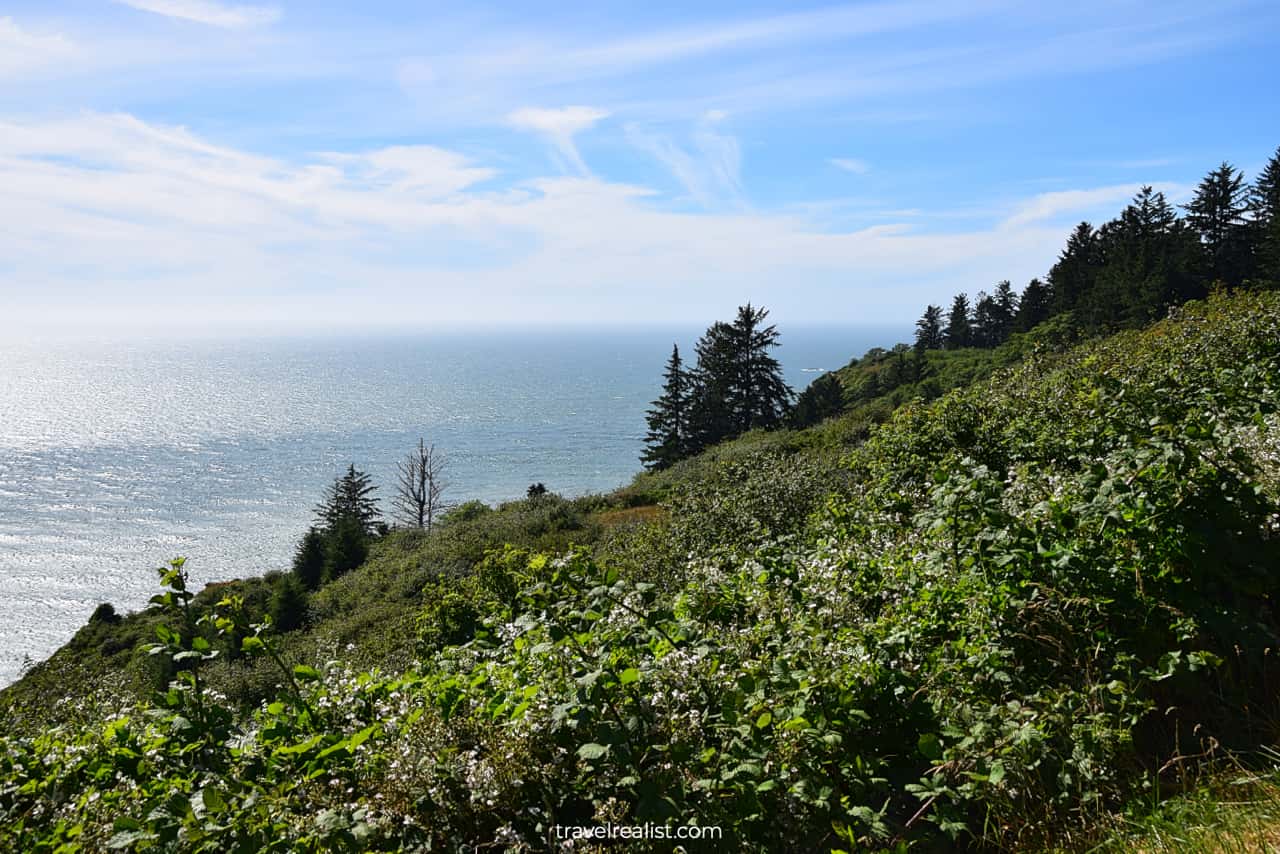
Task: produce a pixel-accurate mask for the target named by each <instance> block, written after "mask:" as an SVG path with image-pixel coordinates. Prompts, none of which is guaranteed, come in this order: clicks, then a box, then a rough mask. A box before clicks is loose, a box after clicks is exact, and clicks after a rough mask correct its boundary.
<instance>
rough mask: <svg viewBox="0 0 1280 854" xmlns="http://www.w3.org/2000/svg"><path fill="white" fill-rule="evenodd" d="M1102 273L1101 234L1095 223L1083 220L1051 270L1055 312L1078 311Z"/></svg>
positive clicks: (1050, 285)
mask: <svg viewBox="0 0 1280 854" xmlns="http://www.w3.org/2000/svg"><path fill="white" fill-rule="evenodd" d="M1097 275H1098V237H1097V234H1096V233H1095V232H1094V230H1093V226H1092V225H1090V224H1089V223H1087V222H1082V223H1080V224H1079V225H1077V226H1076V227H1075V230H1074V231H1072V232H1071V236H1070V237H1068V238H1067V245H1066V248H1065V249H1063V250H1062V254H1061V255H1059V256H1058V261H1057V263H1055V264H1054V265H1053V268H1052V269H1051V270H1050V271H1049V287H1050V289H1051V290H1052V291H1053V313H1054V314H1060V313H1062V312H1064V311H1074V310H1075V309H1076V308H1077V307H1078V306H1079V305H1080V303H1081V301H1082V300H1083V299H1084V298H1085V296H1086V295H1087V294H1088V293H1089V292H1090V291H1092V290H1093V287H1094V284H1095V282H1096V280H1097Z"/></svg>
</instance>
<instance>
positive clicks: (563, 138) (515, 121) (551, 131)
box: [507, 106, 609, 175]
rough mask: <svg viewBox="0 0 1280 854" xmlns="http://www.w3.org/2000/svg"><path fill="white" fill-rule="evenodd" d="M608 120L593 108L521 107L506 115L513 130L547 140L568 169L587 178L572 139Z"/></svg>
mask: <svg viewBox="0 0 1280 854" xmlns="http://www.w3.org/2000/svg"><path fill="white" fill-rule="evenodd" d="M608 116H609V113H608V111H607V110H601V109H597V108H596V107H583V106H572V107H560V108H558V109H545V108H541V107H524V108H522V109H519V110H515V111H514V112H512V113H511V114H510V115H508V116H507V121H508V122H509V123H510V124H511V126H512V127H516V128H519V129H521V130H527V131H533V132H534V133H539V134H542V135H544V136H546V137H547V139H549V140H550V141H551V143H552V144H553V145H554V146H555V147H556V150H557V151H558V152H559V153H560V155H561V156H562V157H563V158H564V159H565V161H567V163H568V165H569V166H571V167H572V168H573V169H574V170H575V171H576V172H577V173H578V174H579V175H588V174H590V171H591V170H589V169H588V168H587V164H586V163H585V162H584V161H583V159H582V155H581V154H580V153H579V152H578V146H577V144H576V143H575V142H574V139H573V138H574V137H575V136H577V135H578V134H579V133H582V132H583V131H585V130H590V129H591V128H593V127H595V125H596V123H597V122H599V121H601V120H602V119H605V118H608Z"/></svg>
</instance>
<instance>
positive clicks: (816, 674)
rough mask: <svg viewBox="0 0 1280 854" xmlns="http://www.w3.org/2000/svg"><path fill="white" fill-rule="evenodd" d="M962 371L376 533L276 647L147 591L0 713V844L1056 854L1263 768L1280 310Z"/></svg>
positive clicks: (1276, 537) (240, 594)
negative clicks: (711, 831)
mask: <svg viewBox="0 0 1280 854" xmlns="http://www.w3.org/2000/svg"><path fill="white" fill-rule="evenodd" d="M948 358H950V359H952V361H956V362H957V363H958V362H959V360H961V359H962V358H963V357H961V356H946V355H942V354H939V359H948ZM995 358H1003V357H995ZM1019 359H1021V361H1019ZM868 364H870V363H868ZM945 367H946V366H945V365H944V366H943V368H945ZM858 370H859V366H856V365H855V366H854V367H853V368H851V369H849V371H847V372H846V373H854V374H856V373H857V372H858ZM861 370H862V371H863V372H865V371H867V370H870V368H868V367H867V365H862V366H861ZM957 370H959V369H957ZM966 370H967V369H966ZM976 373H977V374H978V375H985V374H988V373H989V374H990V376H989V377H988V378H986V379H984V380H981V381H979V382H976V383H973V384H971V385H967V386H963V387H959V388H957V389H956V390H953V391H950V392H949V393H946V394H945V395H943V396H941V397H940V398H939V399H938V400H936V401H934V402H932V403H923V402H907V403H906V404H905V405H903V406H901V407H900V408H898V409H897V410H896V411H895V412H893V413H892V415H889V414H888V413H887V412H880V413H869V411H868V410H865V409H859V408H858V407H855V408H854V410H853V411H852V412H851V413H850V414H849V415H846V416H843V417H842V418H839V419H834V420H832V421H829V422H826V423H824V424H823V425H820V426H819V427H817V428H813V429H810V430H806V431H796V432H787V431H783V432H779V433H771V434H748V435H747V436H745V437H743V438H741V439H739V440H737V441H736V442H733V443H729V444H727V445H724V446H721V447H719V448H716V449H713V451H712V452H710V453H708V454H705V455H703V456H702V457H699V458H696V459H692V460H687V461H684V462H682V463H679V464H677V465H676V466H675V467H673V468H672V469H669V470H667V471H664V472H661V473H657V474H651V475H644V476H641V477H640V478H638V479H637V481H636V483H635V484H634V485H633V486H632V487H630V488H629V489H627V490H623V491H621V492H619V493H617V494H615V495H612V496H607V497H594V498H587V499H580V500H578V501H563V500H559V499H554V498H550V499H536V500H531V501H525V502H514V503H513V504H511V505H510V506H508V507H506V508H505V509H500V510H496V511H488V510H485V509H482V508H478V507H472V508H470V509H469V510H467V511H466V512H463V513H459V514H457V515H456V516H455V517H454V518H453V519H451V520H450V521H449V522H448V524H446V525H445V526H443V527H442V528H441V529H440V530H439V531H438V532H434V533H432V534H430V535H427V536H420V535H410V534H404V533H402V534H396V535H393V536H391V537H388V538H386V539H385V540H384V541H382V542H381V543H379V544H378V546H377V547H376V549H375V552H374V554H373V556H372V557H371V559H370V561H369V562H368V563H367V564H366V565H365V566H364V567H362V568H360V569H359V570H357V571H355V572H353V573H351V574H350V575H348V576H345V577H343V578H342V579H339V580H338V581H336V582H333V583H332V584H330V585H327V586H326V587H325V588H323V589H322V590H321V591H319V592H318V593H316V594H313V597H312V600H311V615H310V624H309V625H308V626H307V627H306V628H304V629H302V630H300V631H295V632H290V633H286V634H284V635H273V634H272V633H271V632H270V631H268V630H266V629H264V628H262V627H261V626H255V625H254V622H255V620H256V619H257V615H259V614H261V613H262V611H263V609H264V607H265V605H264V602H263V600H264V597H265V596H266V595H267V592H266V591H267V590H268V589H269V584H270V582H269V581H265V580H250V581H246V582H238V583H232V584H229V585H223V586H221V587H220V588H219V589H216V590H210V591H206V592H204V593H202V594H200V595H199V596H192V595H191V594H190V593H189V592H188V591H186V590H185V576H184V572H183V570H182V567H181V566H180V565H178V566H175V567H172V568H170V569H169V570H168V571H167V572H166V573H165V574H164V576H163V578H162V580H163V582H164V584H165V587H166V592H165V593H164V594H163V595H162V597H160V598H159V599H158V600H157V604H156V605H155V606H154V607H153V608H151V609H149V610H148V611H147V612H145V613H144V614H141V615H135V616H131V617H127V618H124V619H123V620H120V621H115V620H112V619H109V618H106V617H105V616H104V618H103V619H100V620H98V621H96V622H94V623H92V624H91V625H90V626H87V627H86V628H85V629H84V630H82V632H81V634H80V635H78V636H77V639H76V640H75V641H74V642H73V643H72V644H70V645H68V647H67V648H65V649H64V650H63V651H62V652H60V653H59V654H58V655H57V656H55V657H54V659H52V660H51V661H50V662H48V663H46V664H44V665H41V666H38V667H37V668H35V669H34V670H33V671H32V672H31V673H30V674H28V675H27V677H26V678H25V679H24V680H23V681H22V682H20V683H19V684H18V685H17V686H14V687H13V688H11V689H8V690H6V692H5V693H4V702H5V707H4V708H5V716H6V722H7V724H8V726H6V728H5V735H4V736H3V738H2V739H0V778H2V779H3V780H4V784H3V787H0V847H3V848H5V849H9V850H24V851H25V850H32V851H37V850H55V849H56V848H57V846H58V845H60V844H63V845H66V846H68V847H67V848H65V849H63V850H75V846H77V845H81V846H84V847H86V848H89V849H101V848H104V847H107V846H110V847H113V848H116V849H120V850H165V849H170V850H190V851H195V850H217V851H223V850H244V851H257V850H282V851H284V850H290V851H293V850H317V851H332V850H399V849H406V848H407V849H416V850H439V849H449V850H453V849H454V848H456V847H457V846H459V845H461V844H463V843H486V842H496V843H498V844H499V847H501V846H502V845H507V846H509V847H512V848H516V849H519V848H520V847H521V846H525V847H527V848H529V849H530V850H540V849H542V848H544V847H545V845H546V840H547V839H548V836H549V834H550V835H554V830H553V828H554V827H555V826H556V825H560V826H562V827H563V826H568V825H600V824H604V823H607V822H612V823H614V824H632V823H638V822H646V821H650V822H657V823H658V824H660V825H670V826H671V827H673V828H674V827H675V826H686V825H697V826H700V827H712V826H714V827H718V828H720V832H721V833H722V834H723V837H722V838H721V839H720V841H718V842H705V843H704V844H706V845H708V846H709V847H710V848H713V849H719V848H723V849H726V850H781V849H784V848H785V849H788V850H827V849H844V850H855V849H856V850H862V849H868V848H869V849H882V848H883V849H889V848H894V847H895V846H906V845H908V844H910V845H912V846H915V847H916V849H917V850H930V849H941V848H947V847H950V846H952V845H955V844H963V845H972V846H978V847H990V848H1011V847H1019V848H1026V847H1044V846H1059V847H1065V848H1077V847H1080V846H1082V845H1084V844H1086V843H1091V842H1093V841H1096V828H1098V827H1099V826H1101V825H1104V824H1106V822H1107V821H1108V820H1109V816H1111V815H1112V813H1113V812H1114V811H1115V810H1117V809H1119V808H1121V807H1123V806H1124V805H1126V804H1129V803H1132V802H1134V801H1135V800H1136V799H1142V798H1147V799H1149V798H1150V793H1151V792H1152V791H1153V790H1156V789H1160V788H1165V787H1168V786H1171V785H1179V784H1182V783H1185V782H1186V781H1187V780H1190V779H1194V774H1195V772H1196V771H1197V770H1198V769H1201V768H1206V767H1212V762H1213V761H1214V760H1215V759H1216V758H1219V757H1223V756H1226V755H1235V756H1237V757H1240V756H1245V757H1247V756H1249V755H1251V754H1250V752H1251V751H1253V750H1255V749H1257V748H1259V747H1260V746H1263V745H1267V744H1271V743H1274V741H1275V738H1276V733H1275V731H1274V721H1275V720H1276V717H1275V712H1276V711H1277V709H1276V708H1275V698H1274V696H1273V692H1271V691H1269V690H1268V689H1269V687H1270V685H1271V684H1273V681H1272V680H1274V679H1275V678H1276V677H1277V674H1276V673H1275V672H1273V671H1274V664H1273V661H1274V658H1275V656H1274V648H1275V647H1276V644H1277V641H1278V640H1280V638H1278V634H1280V614H1278V613H1277V612H1276V608H1275V601H1276V596H1277V595H1280V578H1277V576H1276V575H1275V572H1274V568H1275V566H1276V565H1277V562H1278V559H1280V513H1278V509H1280V453H1278V452H1277V448H1280V418H1278V416H1277V404H1280V295H1278V294H1275V293H1266V294H1249V293H1239V294H1235V295H1232V296H1226V295H1217V296H1214V297H1212V298H1210V299H1209V300H1207V301H1204V302H1199V303H1191V304H1188V305H1186V306H1183V307H1182V308H1181V309H1179V310H1177V312H1175V314H1174V316H1173V317H1171V318H1170V319H1168V320H1166V321H1162V322H1160V323H1158V324H1155V325H1154V326H1152V327H1150V328H1148V329H1146V330H1143V331H1135V332H1125V333H1121V334H1118V335H1115V336H1112V337H1110V338H1107V339H1103V340H1100V341H1096V342H1091V343H1086V344H1083V345H1080V346H1077V347H1075V348H1073V349H1070V350H1066V351H1055V350H1054V349H1053V348H1051V347H1047V346H1046V347H1042V348H1039V349H1037V348H1036V347H1026V348H1023V349H1022V350H1021V351H1019V353H1018V355H1017V358H1014V357H1009V358H1008V361H1007V363H1004V366H1003V367H1001V366H1000V365H996V364H993V365H990V366H989V368H988V367H983V368H981V369H980V370H977V372H976ZM957 375H958V374H957ZM841 378H842V381H844V382H845V383H846V386H848V385H850V384H851V383H852V380H851V379H847V378H846V376H843V375H842V377H841ZM854 379H856V377H855V378H854ZM954 384H955V385H961V384H962V379H961V380H957V381H956V382H955V383H954ZM943 390H944V389H941V388H939V389H938V391H939V392H941V391H943ZM868 403H870V404H873V403H874V401H869V402H868ZM882 405H883V404H882ZM885 418H887V420H885V422H884V423H883V424H881V425H880V426H874V424H875V423H876V422H879V421H881V420H883V419H885ZM864 437H865V441H864ZM654 498H660V499H661V506H660V507H658V508H654V507H652V505H651V502H652V500H653V499H654ZM502 543H510V545H508V546H506V547H505V548H499V549H493V547H494V546H496V545H499V544H502ZM575 543H576V544H577V545H576V546H575V545H572V544H575ZM144 640H145V641H147V642H150V643H154V644H155V647H154V649H153V650H152V652H154V654H152V655H138V654H136V653H134V652H133V651H132V650H133V647H134V646H135V645H136V644H137V643H139V642H142V641H144ZM157 641H158V642H157ZM219 652H220V653H221V654H220V655H216V656H215V653H219ZM233 657H234V660H230V659H232V658H233ZM174 674H176V677H177V681H176V682H175V683H174V684H173V686H172V687H169V688H167V689H164V688H162V690H161V691H160V692H158V693H157V694H156V695H155V696H154V697H153V698H151V699H142V698H141V697H142V695H143V694H144V693H145V692H144V690H143V689H145V687H146V686H147V685H148V684H152V683H154V684H157V685H163V683H164V682H165V681H166V680H167V678H168V677H169V676H170V675H174ZM74 684H83V685H85V686H88V688H87V689H86V690H85V691H83V692H81V693H76V694H73V695H72V698H71V699H70V700H68V701H67V702H65V703H63V704H61V705H60V706H57V707H53V706H51V705H50V704H49V703H48V702H47V697H48V695H49V692H51V691H53V690H56V691H58V693H59V694H61V693H63V692H64V691H65V690H66V688H67V686H68V685H74ZM54 724H56V725H54ZM686 832H690V831H686ZM691 833H695V834H698V833H701V831H692V832H691ZM695 838H696V836H695ZM649 846H650V847H652V848H653V849H654V850H665V849H666V848H667V847H669V843H663V842H656V841H654V842H651V843H649Z"/></svg>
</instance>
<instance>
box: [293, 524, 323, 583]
mask: <svg viewBox="0 0 1280 854" xmlns="http://www.w3.org/2000/svg"><path fill="white" fill-rule="evenodd" d="M293 574H294V575H295V576H297V577H298V581H300V582H302V585H303V586H304V587H306V588H307V589H308V590H315V589H316V588H317V587H319V586H320V582H321V581H322V580H323V578H324V534H323V533H321V532H320V531H319V530H318V529H317V528H315V527H314V526H313V527H311V528H310V529H308V530H307V533H305V534H303V535H302V540H301V542H299V543H298V550H297V552H295V553H294V556H293Z"/></svg>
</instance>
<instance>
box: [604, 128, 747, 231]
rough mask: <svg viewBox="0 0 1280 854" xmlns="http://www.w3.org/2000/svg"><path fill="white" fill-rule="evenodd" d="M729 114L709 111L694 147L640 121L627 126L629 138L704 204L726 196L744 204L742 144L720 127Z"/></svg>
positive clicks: (695, 131)
mask: <svg viewBox="0 0 1280 854" xmlns="http://www.w3.org/2000/svg"><path fill="white" fill-rule="evenodd" d="M727 118H728V113H726V112H725V111H723V110H708V111H707V112H705V113H704V114H703V116H702V119H701V120H700V121H699V122H698V123H697V124H696V125H695V126H694V128H693V131H692V133H691V139H692V146H691V147H690V148H685V147H683V146H681V145H679V144H677V143H676V142H675V141H674V140H672V139H671V137H670V136H668V135H665V134H659V133H654V132H652V131H649V130H647V129H645V128H643V127H641V126H640V125H638V124H630V125H628V126H627V128H626V131H627V139H628V140H629V141H630V142H631V144H632V145H634V146H635V147H636V148H638V149H640V150H641V151H643V152H644V153H646V154H648V155H649V156H651V157H653V158H654V159H655V160H657V161H658V162H659V163H661V164H662V165H663V166H664V167H665V168H666V169H667V171H668V172H670V173H671V174H672V176H673V177H674V178H675V179H676V180H677V181H678V182H679V183H680V184H681V186H683V187H684V188H685V190H686V191H687V192H688V193H689V195H690V196H692V197H693V198H694V199H695V200H697V201H698V202H699V203H700V204H702V205H704V206H706V207H713V206H715V204H716V203H717V202H718V201H720V200H724V199H727V200H729V201H731V202H734V203H738V204H740V203H741V202H742V199H743V188H742V174H741V173H742V148H741V146H739V144H738V140H737V139H736V138H735V137H733V136H731V135H730V134H728V133H726V132H724V131H721V130H719V129H718V128H717V125H719V124H720V123H721V122H723V121H725V120H726V119H727Z"/></svg>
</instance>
